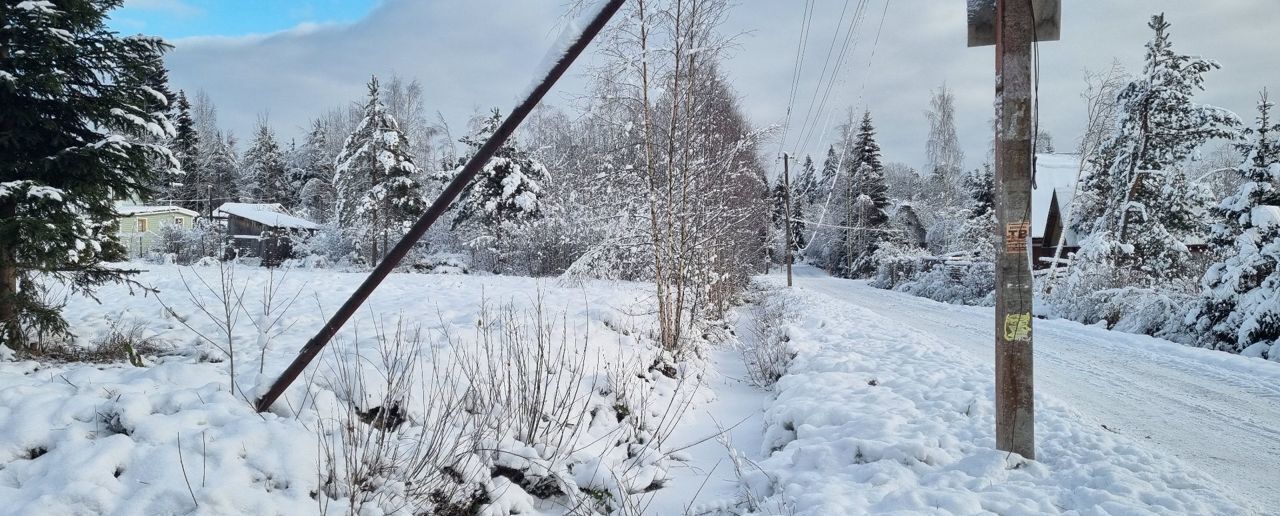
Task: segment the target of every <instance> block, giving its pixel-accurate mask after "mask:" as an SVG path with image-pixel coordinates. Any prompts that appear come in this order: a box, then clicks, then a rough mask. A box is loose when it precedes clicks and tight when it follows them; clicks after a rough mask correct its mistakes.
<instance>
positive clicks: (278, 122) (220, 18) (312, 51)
mask: <svg viewBox="0 0 1280 516" xmlns="http://www.w3.org/2000/svg"><path fill="white" fill-rule="evenodd" d="M865 1H866V9H865V11H864V13H863V17H862V18H861V19H860V21H859V22H858V25H857V26H856V30H855V32H854V34H855V36H854V40H853V41H852V47H851V52H850V53H849V57H848V59H847V61H846V62H844V63H843V65H842V66H841V67H839V71H840V73H839V74H837V75H836V81H835V84H834V85H833V86H832V87H831V94H830V97H829V98H828V99H827V102H826V104H825V109H822V110H819V109H818V105H819V104H820V102H819V101H820V100H821V99H822V95H821V93H822V92H824V91H826V89H827V84H828V82H827V81H825V80H824V81H820V80H819V77H820V72H821V71H822V70H823V68H824V67H823V64H824V62H827V59H826V55H827V53H828V49H829V48H831V42H832V40H833V37H834V36H835V31H836V26H837V24H838V23H840V22H841V20H842V18H841V16H840V15H841V11H842V9H843V8H844V6H845V5H846V2H845V1H844V0H814V9H815V11H814V16H813V23H812V25H811V28H810V31H809V34H810V36H809V42H808V45H807V47H806V51H805V52H804V54H803V55H804V60H803V64H802V67H801V73H800V78H801V79H800V81H799V82H798V87H797V91H798V93H797V95H796V100H795V101H794V103H791V104H790V105H791V109H792V113H793V116H792V117H791V123H790V124H784V122H785V121H786V120H787V116H786V114H787V109H788V105H789V102H788V100H789V98H790V91H791V84H792V81H791V77H792V73H793V71H794V70H795V66H796V61H797V59H796V56H797V44H798V42H799V39H800V38H799V35H800V29H801V26H802V16H803V10H804V7H803V6H804V2H803V1H802V0H739V1H738V2H737V3H736V7H735V8H734V9H733V11H732V12H731V15H730V16H729V18H728V20H727V21H726V23H725V25H724V27H723V28H722V30H723V31H724V32H725V33H727V34H733V35H736V39H735V46H734V48H732V49H731V50H730V51H729V53H728V60H727V61H726V63H725V64H724V70H725V71H726V73H727V74H728V75H729V76H730V78H731V81H732V83H733V84H734V86H735V88H736V90H737V93H738V95H739V96H740V98H741V103H742V106H743V107H744V109H745V110H746V111H747V114H748V116H749V117H750V119H751V120H752V122H753V123H754V124H755V125H756V126H758V127H768V126H775V125H776V126H778V127H779V130H778V131H777V132H776V134H779V135H780V134H781V132H782V131H781V127H782V126H784V125H786V127H787V131H786V132H787V134H788V135H789V136H788V138H787V141H786V142H785V143H780V142H777V141H775V142H774V143H773V144H772V148H773V149H775V150H774V151H771V154H772V153H773V152H776V150H785V151H788V152H792V153H793V154H799V155H803V154H805V153H812V154H814V155H815V157H816V156H819V155H821V154H822V153H823V152H825V149H826V146H827V145H828V144H829V143H830V142H831V140H832V139H833V137H834V134H833V133H832V132H831V130H830V128H831V127H833V126H834V125H836V124H837V123H838V122H839V119H840V118H841V117H842V116H843V113H844V110H845V108H846V107H847V108H852V109H854V110H857V111H861V110H863V109H869V110H870V111H871V112H872V115H873V117H874V118H875V120H876V126H877V128H878V130H879V133H880V134H879V136H880V142H881V146H882V148H883V151H884V158H885V160H886V161H890V162H894V161H896V162H903V163H907V164H909V165H912V166H916V167H921V166H922V165H923V163H924V148H925V139H926V137H927V135H928V130H929V127H928V121H927V118H926V117H925V110H926V108H927V106H928V101H929V97H930V92H931V91H932V90H933V89H936V88H937V87H939V86H940V85H942V84H944V83H945V84H946V85H947V86H948V87H949V88H951V89H952V90H953V91H954V92H955V94H956V101H957V125H958V129H959V134H960V139H961V143H962V145H963V146H964V148H965V151H966V154H967V164H968V166H970V167H976V166H978V165H979V164H980V163H981V162H982V161H983V160H984V159H986V156H987V148H988V145H989V143H990V140H991V134H990V133H991V129H990V122H989V121H990V119H991V116H992V102H993V96H994V95H993V89H994V51H993V49H992V48H991V47H982V48H967V47H966V45H965V37H966V31H965V11H964V4H963V2H961V1H960V0H865ZM847 4H848V5H849V7H848V10H847V11H845V17H844V18H843V21H844V23H848V22H849V20H851V19H852V15H851V13H852V12H853V11H854V7H855V6H856V5H857V4H859V2H857V1H854V2H847ZM1063 4H1064V6H1063V29H1062V39H1061V41H1055V42H1045V43H1042V44H1041V45H1040V46H1039V48H1040V53H1041V55H1040V71H1041V80H1040V126H1041V128H1042V129H1044V130H1046V131H1048V132H1049V133H1050V134H1051V135H1053V137H1054V140H1055V143H1056V144H1057V146H1058V147H1059V149H1064V148H1070V147H1073V146H1074V144H1075V142H1076V141H1077V140H1078V138H1079V136H1080V132H1081V130H1082V128H1083V126H1084V103H1083V100H1081V98H1080V92H1081V90H1082V89H1083V87H1084V81H1083V76H1084V72H1085V70H1100V69H1104V68H1107V67H1108V66H1109V65H1110V64H1111V62H1112V61H1113V60H1118V61H1119V62H1120V63H1122V64H1123V65H1125V66H1126V67H1127V68H1128V69H1129V70H1131V71H1138V70H1140V67H1141V58H1142V54H1143V45H1144V44H1145V43H1146V41H1147V40H1148V39H1150V34H1151V31H1150V30H1149V29H1148V28H1147V27H1146V23H1147V21H1148V19H1149V18H1150V16H1151V15H1152V14H1153V13H1156V12H1161V11H1164V12H1166V13H1167V16H1168V19H1169V20H1170V21H1171V22H1172V24H1173V27H1172V34H1173V42H1174V48H1175V50H1177V51H1179V52H1184V53H1188V54H1194V55H1203V56H1205V57H1209V58H1213V59H1215V60H1217V61H1218V62H1220V63H1221V64H1222V66H1223V68H1222V69H1221V70H1217V71H1214V72H1212V73H1210V74H1209V75H1208V76H1207V81H1206V91H1205V92H1204V93H1202V94H1200V95H1198V96H1197V98H1196V100H1197V101H1198V102H1202V103H1208V104H1213V105H1218V106H1221V107H1225V108H1228V109H1231V110H1233V111H1235V112H1237V113H1239V114H1240V115H1241V117H1242V118H1244V119H1245V120H1246V121H1251V120H1252V118H1253V109H1254V106H1255V104H1256V99H1257V92H1258V91H1259V90H1260V89H1261V88H1263V87H1270V88H1271V89H1272V90H1280V67H1278V66H1276V59H1277V58H1276V57H1275V56H1276V55H1277V50H1280V43H1277V42H1276V40H1275V38H1274V36H1273V35H1272V30H1273V27H1271V26H1270V25H1272V24H1273V21H1274V20H1275V19H1276V17H1277V16H1278V15H1280V2H1276V1H1275V0H1215V1H1213V2H1204V1H1199V0H1125V1H1123V2H1116V1H1111V0H1071V1H1066V2H1063ZM566 11H567V4H566V0H466V1H463V0H271V1H262V0H128V1H126V7H125V8H124V9H122V10H120V11H119V12H118V13H116V14H115V15H114V16H113V22H112V23H113V26H114V27H116V28H117V29H118V30H120V31H122V32H127V33H136V32H143V33H147V34H154V35H159V36H162V37H165V38H166V39H168V40H169V41H170V42H171V43H173V44H174V45H175V48H174V50H173V51H172V52H171V53H170V54H169V56H168V58H167V62H168V64H169V67H170V79H171V80H172V81H173V83H174V85H175V87H177V88H181V89H185V90H187V91H195V90H200V89H202V90H204V91H205V92H206V93H208V94H209V95H210V97H211V98H212V99H213V100H214V102H215V103H216V104H217V107H218V113H219V121H220V123H221V124H222V125H223V126H224V127H226V128H228V129H231V130H233V131H234V132H235V133H236V134H239V135H246V134H249V132H250V130H251V129H252V127H253V125H254V124H255V122H256V120H257V119H258V117H259V116H261V115H266V116H267V117H268V119H269V120H270V122H271V124H272V125H273V127H275V128H276V130H277V131H278V132H279V133H280V134H281V135H282V136H284V137H285V138H289V137H296V136H301V135H302V134H303V128H304V127H306V126H307V125H308V121H309V120H310V119H311V118H313V117H315V116H317V115H319V114H320V113H322V112H323V111H325V110H327V109H329V108H332V107H334V106H338V105H342V104H344V103H349V102H357V101H360V100H361V98H362V96H363V95H364V93H365V89H364V84H365V82H367V81H368V78H369V76H370V74H379V75H384V76H385V75H388V74H391V73H396V74H399V75H401V76H404V77H406V78H416V79H419V80H421V81H422V83H423V85H424V88H425V90H426V95H427V103H428V108H429V109H431V110H433V111H439V113H440V115H441V116H442V117H443V118H444V119H445V120H446V121H447V122H448V123H449V124H450V125H451V126H452V128H453V130H454V132H455V133H457V132H459V131H460V128H464V127H465V126H466V122H467V120H468V119H469V118H470V117H471V115H472V114H473V113H475V112H476V111H477V110H482V109H487V108H489V107H491V106H497V107H501V108H503V109H504V111H506V110H509V108H510V107H511V106H512V105H514V103H515V102H516V100H517V96H518V95H520V94H521V93H523V92H524V91H525V90H526V88H527V85H528V84H529V83H530V81H531V80H532V77H533V75H534V73H536V72H537V71H538V69H539V65H540V63H541V62H542V60H543V57H544V56H545V54H546V51H547V49H548V48H549V47H551V46H552V44H553V43H554V41H555V40H556V38H557V36H558V35H559V34H560V32H561V30H562V29H563V27H564V22H565V19H564V17H565V12H566ZM882 16H883V24H881V18H882ZM881 27H882V28H881ZM878 29H879V30H878ZM877 32H879V38H878V41H877V39H876V35H877ZM836 48H837V50H838V48H839V47H838V46H837V47H836ZM873 49H874V53H873V52H872V50H873ZM834 60H835V59H834V58H833V59H832V61H834ZM577 69H578V70H581V68H580V67H579V68H577ZM827 69H828V72H827V74H826V76H827V77H829V76H830V75H831V71H832V70H833V69H834V67H833V66H828V67H827ZM571 73H572V72H571ZM585 85H586V81H585V79H584V78H583V77H581V76H571V77H568V78H567V79H566V80H564V81H562V84H561V85H559V86H558V87H557V89H556V90H554V91H553V93H552V95H551V96H549V97H548V101H550V102H552V103H555V104H561V105H564V104H568V103H570V102H572V99H573V98H574V97H575V96H577V95H580V94H582V93H583V92H584V91H585ZM815 92H818V93H819V94H818V95H815ZM815 99H816V100H815ZM811 104H813V105H814V106H813V108H810V107H809V106H810V105H811ZM807 112H813V113H817V116H810V117H808V120H809V123H808V124H807V125H805V124H803V123H802V122H804V120H805V119H806V117H805V116H804V114H805V113H807ZM802 125H805V127H806V128H801V126H802ZM799 135H808V136H807V137H805V136H799Z"/></svg>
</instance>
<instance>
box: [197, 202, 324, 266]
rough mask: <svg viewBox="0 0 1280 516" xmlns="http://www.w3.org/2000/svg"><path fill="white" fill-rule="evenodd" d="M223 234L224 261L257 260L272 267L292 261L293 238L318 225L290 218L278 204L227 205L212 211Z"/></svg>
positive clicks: (315, 228)
mask: <svg viewBox="0 0 1280 516" xmlns="http://www.w3.org/2000/svg"><path fill="white" fill-rule="evenodd" d="M213 217H214V218H215V219H219V220H223V221H225V224H226V231H227V255H228V256H227V257H235V256H242V257H258V258H261V259H262V265H264V266H267V267H273V266H276V265H279V264H280V262H282V261H284V260H286V259H288V258H292V257H293V246H292V242H293V239H294V237H300V236H306V235H310V234H312V233H315V231H316V230H317V229H319V228H320V225H319V224H316V223H314V222H311V221H309V220H306V219H303V218H300V217H295V216H293V215H290V214H289V213H288V211H287V210H285V209H284V206H281V205H279V204H275V203H271V204H250V203H239V202H229V203H226V204H223V205H222V206H219V207H218V209H217V210H214V212H213Z"/></svg>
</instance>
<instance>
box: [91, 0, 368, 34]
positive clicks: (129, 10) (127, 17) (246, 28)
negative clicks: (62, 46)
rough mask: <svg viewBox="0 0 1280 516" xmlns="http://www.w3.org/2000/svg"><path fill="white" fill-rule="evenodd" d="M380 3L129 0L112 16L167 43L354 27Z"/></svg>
mask: <svg viewBox="0 0 1280 516" xmlns="http://www.w3.org/2000/svg"><path fill="white" fill-rule="evenodd" d="M377 4H378V0H127V1H126V2H125V5H124V7H122V8H120V9H118V10H116V11H115V12H113V13H111V21H110V25H111V27H112V28H113V29H115V30H117V31H119V32H121V33H124V34H137V33H142V34H147V35H152V36H161V37H164V38H165V39H178V38H186V37H193V36H244V35H249V34H269V33H272V32H278V31H282V30H286V29H290V28H293V27H297V26H298V25H301V24H330V23H349V22H354V21H356V20H359V19H360V18H363V17H364V16H365V15H366V14H368V13H369V11H371V10H372V9H373V8H374V7H375V6H376V5H377Z"/></svg>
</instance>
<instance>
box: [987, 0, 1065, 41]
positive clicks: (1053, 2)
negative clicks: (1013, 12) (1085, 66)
mask: <svg viewBox="0 0 1280 516" xmlns="http://www.w3.org/2000/svg"><path fill="white" fill-rule="evenodd" d="M965 1H966V8H967V9H968V12H969V46H971V47H984V46H988V45H994V44H996V24H995V21H996V0H965ZM1027 1H1030V2H1031V8H1032V11H1034V13H1035V20H1036V25H1035V41H1057V40H1058V38H1060V37H1061V36H1062V0H1024V1H1023V3H1026V2H1027Z"/></svg>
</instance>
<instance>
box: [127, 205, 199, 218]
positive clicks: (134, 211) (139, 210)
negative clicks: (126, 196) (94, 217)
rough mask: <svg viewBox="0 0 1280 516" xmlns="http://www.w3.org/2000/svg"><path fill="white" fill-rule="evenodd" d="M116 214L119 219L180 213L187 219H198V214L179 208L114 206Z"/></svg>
mask: <svg viewBox="0 0 1280 516" xmlns="http://www.w3.org/2000/svg"><path fill="white" fill-rule="evenodd" d="M116 213H119V214H120V216H121V217H133V216H137V215H155V214H158V213H180V214H182V215H186V216H188V217H198V216H200V214H199V213H196V212H194V211H191V210H188V209H186V208H183V207H180V206H146V205H122V204H117V205H116Z"/></svg>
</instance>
